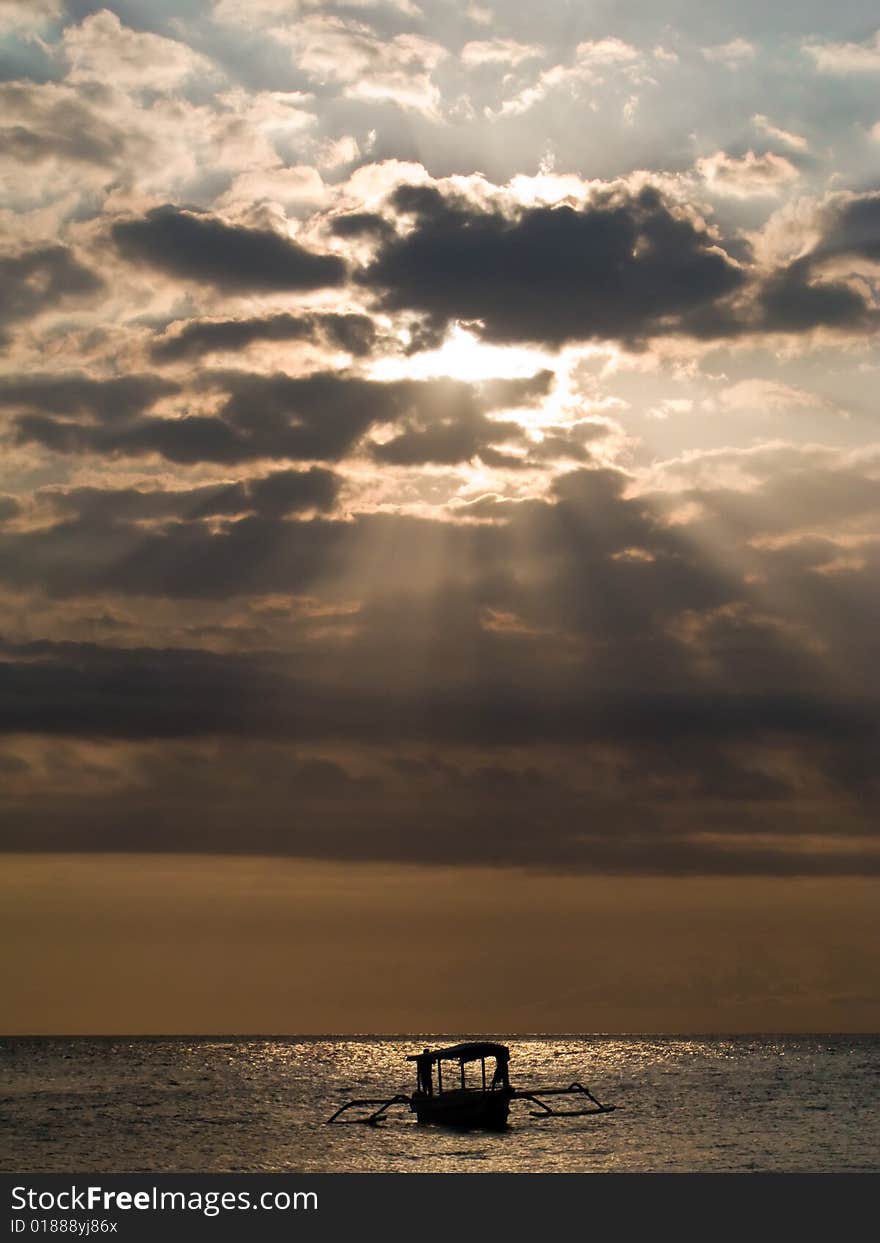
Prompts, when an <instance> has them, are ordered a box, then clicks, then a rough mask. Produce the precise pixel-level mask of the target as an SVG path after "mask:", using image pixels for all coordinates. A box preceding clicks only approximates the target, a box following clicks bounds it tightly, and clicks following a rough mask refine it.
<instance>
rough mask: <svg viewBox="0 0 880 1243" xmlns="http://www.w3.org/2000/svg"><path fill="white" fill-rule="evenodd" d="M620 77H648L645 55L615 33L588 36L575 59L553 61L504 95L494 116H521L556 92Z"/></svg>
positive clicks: (628, 80) (630, 79)
mask: <svg viewBox="0 0 880 1243" xmlns="http://www.w3.org/2000/svg"><path fill="white" fill-rule="evenodd" d="M609 77H610V78H612V79H614V78H621V79H622V80H623V81H624V82H625V83H626V84H628V85H632V84H635V83H641V82H643V81H645V80H650V79H647V77H646V72H645V57H644V55H643V54H642V53H641V52H640V51H639V50H638V49H637V48H635V47H633V46H632V45H631V44H629V43H626V42H624V40H622V39H618V38H616V37H614V36H611V37H608V38H605V39H595V40H585V41H584V42H582V43H579V44H578V45H577V46H576V48H575V50H574V57H573V60H572V63H571V64H569V65H565V64H562V63H559V64H556V65H552V66H551V67H550V68H549V69H543V70H542V71H541V72H540V74H539V75H538V77H537V78H536V79H535V80H534V81H533V82H531V83H529V84H528V85H527V86H525V87H523V88H522V89H521V90H520V91H519V92H518V93H517V94H516V95H513V96H511V97H509V98H507V99H505V100H504V101H503V102H502V103H501V105H500V107H499V108H498V110H497V112H495V113H490V115H491V116H495V117H518V116H523V115H524V114H525V113H527V112H529V111H531V109H532V108H534V107H536V106H537V105H538V104H541V103H543V102H544V100H546V99H547V98H549V97H551V96H553V95H555V94H556V93H557V92H568V93H570V94H577V93H579V92H580V91H581V90H582V88H584V87H586V86H591V87H598V86H602V85H603V84H604V83H605V82H606V81H607V80H608V78H609Z"/></svg>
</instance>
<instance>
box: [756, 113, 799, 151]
mask: <svg viewBox="0 0 880 1243" xmlns="http://www.w3.org/2000/svg"><path fill="white" fill-rule="evenodd" d="M752 124H753V125H754V126H755V127H756V128H757V129H759V130H761V132H762V133H764V134H766V135H767V137H768V138H774V139H775V140H776V141H777V142H781V143H783V144H784V145H785V146H786V147H790V148H791V149H792V150H793V151H807V150H808V149H809V143H808V142H807V140H806V138H804V137H803V136H802V135H801V134H793V133H791V131H790V130H785V129H780V127H779V126H778V125H773V124H772V122H771V121H770V120H769V119H768V118H767V117H765V116H764V115H763V113H760V112H756V113H755V115H754V116H753V117H752Z"/></svg>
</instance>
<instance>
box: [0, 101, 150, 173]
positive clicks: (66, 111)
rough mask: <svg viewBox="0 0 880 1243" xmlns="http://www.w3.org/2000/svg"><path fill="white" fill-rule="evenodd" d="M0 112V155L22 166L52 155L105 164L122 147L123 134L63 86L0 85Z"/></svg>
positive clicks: (123, 145)
mask: <svg viewBox="0 0 880 1243" xmlns="http://www.w3.org/2000/svg"><path fill="white" fill-rule="evenodd" d="M0 108H2V111H3V118H4V123H3V125H2V126H0V155H4V156H7V157H11V158H12V159H16V160H20V161H21V162H22V163H27V164H33V163H35V162H37V161H41V160H47V159H50V158H53V157H54V158H57V159H62V160H73V161H76V162H83V163H87V164H97V165H101V166H110V165H112V164H114V163H116V162H117V161H118V160H119V158H120V157H121V155H122V154H123V152H124V151H125V149H126V145H127V138H126V135H125V133H124V132H123V131H122V130H121V129H120V128H119V127H118V126H117V125H114V124H112V123H111V122H109V121H107V120H106V119H105V118H103V117H102V116H101V115H100V112H98V111H96V110H95V109H94V108H92V107H89V106H88V104H86V103H85V101H83V100H81V99H79V98H77V96H76V95H75V93H74V92H72V91H70V90H69V88H67V87H64V86H56V85H55V84H54V83H43V84H42V85H40V86H36V85H34V84H32V83H27V82H4V83H2V84H0Z"/></svg>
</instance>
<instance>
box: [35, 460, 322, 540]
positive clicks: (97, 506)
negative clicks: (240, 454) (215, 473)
mask: <svg viewBox="0 0 880 1243" xmlns="http://www.w3.org/2000/svg"><path fill="white" fill-rule="evenodd" d="M339 486H340V480H339V478H338V476H336V475H334V474H333V472H332V471H328V470H322V469H320V468H319V467H317V466H313V467H311V468H310V469H309V470H305V471H297V470H283V471H275V472H274V473H272V474H269V475H261V476H254V477H251V478H249V479H246V480H243V481H239V482H236V483H232V484H230V483H219V484H204V485H202V486H200V487H197V488H174V489H167V488H151V489H149V490H141V489H138V488H125V489H118V488H116V489H114V488H95V487H79V488H66V489H57V488H56V489H45V490H44V491H42V492H40V493H39V494H38V497H37V499H38V500H39V501H41V502H46V503H48V504H49V505H51V506H52V508H53V509H55V510H57V511H58V512H59V513H61V514H63V515H68V516H70V515H72V516H75V518H76V519H77V521H78V522H81V523H83V524H85V525H87V526H88V525H93V526H101V525H103V524H105V523H110V522H116V523H119V522H122V523H132V522H140V521H153V520H157V519H177V520H180V521H201V520H203V519H205V518H212V517H218V516H226V517H231V516H235V515H243V514H249V513H257V514H261V515H264V516H265V515H268V516H273V517H279V518H280V517H285V516H286V515H288V514H292V513H300V512H302V511H305V510H311V509H315V510H318V511H320V512H327V511H328V510H330V509H332V508H333V506H334V504H335V502H336V498H337V495H338V492H339Z"/></svg>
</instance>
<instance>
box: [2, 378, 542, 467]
mask: <svg viewBox="0 0 880 1243" xmlns="http://www.w3.org/2000/svg"><path fill="white" fill-rule="evenodd" d="M549 381H550V376H549V373H546V372H545V373H541V374H540V375H538V376H537V377H533V378H532V379H530V380H525V381H519V380H509V381H495V382H492V381H490V382H487V383H484V384H482V385H478V386H474V385H469V384H465V383H462V382H460V381H456V380H431V381H417V380H398V381H387V382H381V381H371V380H367V379H362V378H360V377H358V376H352V375H345V374H337V373H335V372H314V373H312V374H311V375H306V376H289V375H285V374H284V373H282V372H278V373H275V374H271V375H263V374H258V373H251V372H244V371H216V372H209V373H206V374H205V375H203V376H202V377H201V378H200V380H199V389H200V390H201V391H203V392H204V391H212V390H215V391H219V392H221V393H222V394H223V395H224V398H223V400H222V403H221V404H220V406H219V409H218V410H217V413H216V414H204V415H201V414H190V415H184V416H182V417H170V418H165V417H156V416H151V415H146V414H143V413H142V411H143V410H145V409H147V408H148V407H149V406H150V405H152V404H154V403H155V402H156V401H157V400H158V399H159V397H161V396H165V395H169V394H172V393H176V392H177V391H178V388H179V386H178V385H177V384H176V383H174V382H172V381H168V380H164V379H158V378H150V377H131V378H129V379H128V380H119V381H89V380H86V379H84V378H83V377H81V376H76V375H74V376H69V377H58V378H57V379H52V380H39V379H37V380H23V381H19V382H10V383H8V384H7V386H6V388H5V391H4V390H3V389H0V401H4V402H5V404H7V405H8V406H11V407H13V408H17V409H19V410H22V409H23V410H25V411H27V413H18V414H16V416H15V419H14V431H15V436H16V437H17V439H18V441H19V443H22V444H27V443H32V444H40V445H43V446H45V447H46V448H48V449H51V450H53V451H54V452H56V453H61V454H84V453H89V454H104V455H107V456H109V457H120V456H127V457H141V456H144V455H152V454H157V455H159V456H161V457H164V458H166V459H167V460H168V461H171V462H177V463H181V464H194V463H197V462H214V463H218V464H223V465H231V464H235V463H242V462H253V461H258V460H260V459H272V458H290V459H298V460H306V461H308V460H313V461H323V460H327V461H338V460H339V459H340V458H342V457H344V456H345V455H346V454H348V453H349V452H351V451H352V450H353V448H354V446H355V445H356V444H357V442H358V441H359V440H360V439H361V437H362V436H363V435H364V434H365V433H366V432H367V431H368V430H369V429H370V428H371V427H372V426H374V425H375V424H395V423H397V422H398V421H401V420H402V422H403V429H404V430H403V432H402V433H401V435H402V436H404V437H412V436H415V437H416V443H418V444H419V445H422V446H423V448H424V447H426V446H427V444H428V443H429V442H430V441H431V439H432V437H434V436H437V435H440V434H441V432H440V429H441V427H443V426H444V425H445V426H447V427H450V428H451V427H454V428H456V429H459V431H460V430H461V429H464V428H465V427H466V426H470V427H471V428H472V429H473V431H474V434H475V432H476V429H479V431H480V434H481V436H482V442H485V438H486V435H487V434H488V433H489V432H490V431H495V432H496V433H497V431H498V428H497V426H496V425H494V424H488V423H486V422H485V420H484V417H483V416H484V415H485V414H486V413H488V412H489V411H491V410H494V409H497V408H499V407H501V406H505V405H508V406H509V405H512V404H519V403H527V402H529V401H532V400H534V399H535V398H536V397H538V396H540V395H541V394H542V393H544V392H546V390H547V387H548V384H549ZM59 414H61V415H63V416H65V417H63V418H57V417H53V416H56V415H59ZM76 414H79V415H82V414H86V415H87V416H90V417H88V418H87V419H85V420H83V419H82V418H80V419H79V420H78V421H72V420H71V418H70V417H69V416H71V415H76ZM432 429H433V430H432ZM419 437H422V438H423V439H419ZM391 443H392V444H393V443H394V442H393V441H392V442H391ZM403 443H404V444H411V440H408V439H404V441H403ZM467 443H469V442H462V447H463V448H466V447H467ZM377 451H378V450H377ZM412 451H413V450H412V448H410V450H409V452H410V453H412ZM378 452H381V451H378ZM387 452H388V453H391V454H393V453H394V452H395V449H393V448H392V449H388V450H387ZM397 452H398V453H400V452H403V448H402V445H398V447H397ZM472 452H473V450H471V451H470V452H462V455H461V458H460V459H456V460H463V459H464V458H467V457H469V456H471V453H472ZM411 460H414V459H411ZM423 460H426V459H423ZM427 460H430V459H427ZM444 460H446V459H444Z"/></svg>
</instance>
